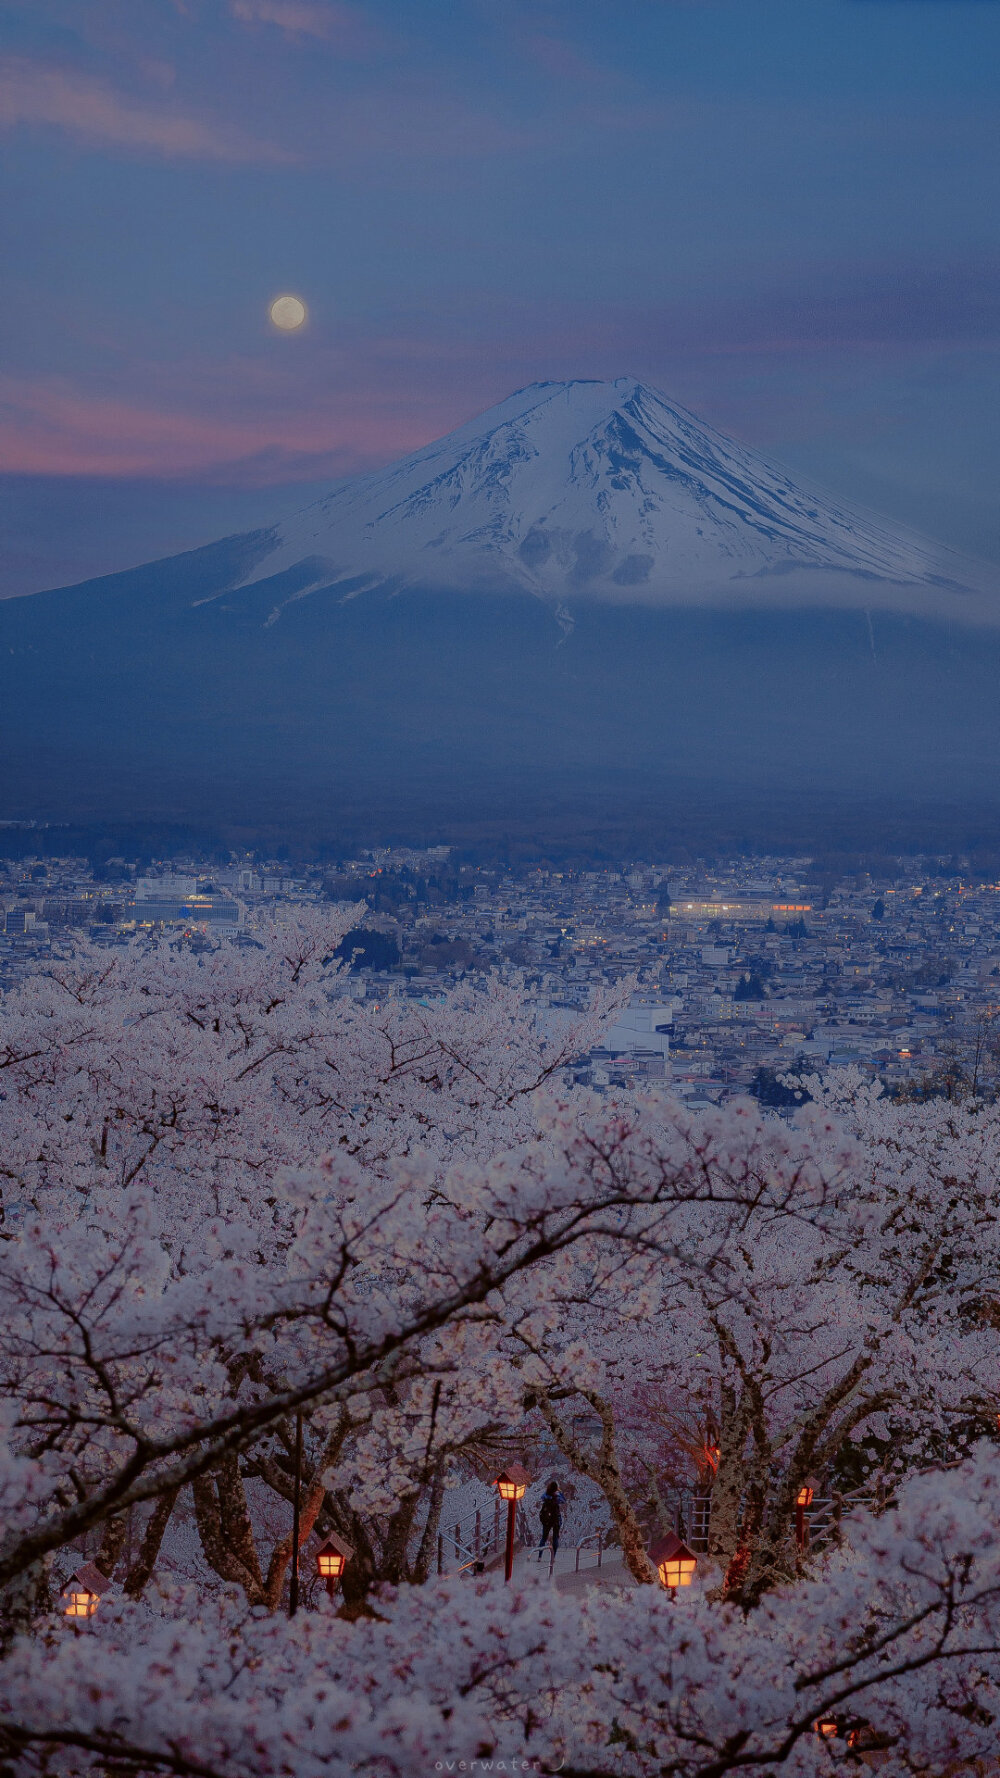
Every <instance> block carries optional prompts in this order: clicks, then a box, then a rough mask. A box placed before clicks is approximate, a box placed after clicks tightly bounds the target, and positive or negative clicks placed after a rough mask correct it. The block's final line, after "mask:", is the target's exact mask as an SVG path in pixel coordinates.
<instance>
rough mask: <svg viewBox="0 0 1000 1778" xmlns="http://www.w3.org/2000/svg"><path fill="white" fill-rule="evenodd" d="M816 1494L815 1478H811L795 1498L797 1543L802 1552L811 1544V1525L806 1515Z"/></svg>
mask: <svg viewBox="0 0 1000 1778" xmlns="http://www.w3.org/2000/svg"><path fill="white" fill-rule="evenodd" d="M815 1493H816V1487H815V1477H814V1476H810V1477H809V1478H808V1480H807V1481H804V1482H803V1483H802V1486H801V1487H800V1488H799V1491H798V1493H797V1494H796V1496H795V1541H796V1543H797V1544H798V1547H799V1549H800V1550H804V1549H805V1548H806V1547H807V1545H808V1543H809V1523H808V1520H807V1519H806V1513H807V1512H808V1510H809V1508H810V1507H811V1506H812V1503H813V1498H814V1496H815Z"/></svg>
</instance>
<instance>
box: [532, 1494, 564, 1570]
mask: <svg viewBox="0 0 1000 1778" xmlns="http://www.w3.org/2000/svg"><path fill="white" fill-rule="evenodd" d="M565 1505H566V1496H565V1494H561V1493H560V1492H559V1483H558V1482H557V1481H551V1482H550V1483H549V1484H548V1487H547V1488H546V1490H545V1493H544V1494H543V1495H542V1504H541V1506H540V1507H539V1509H538V1516H539V1518H540V1520H541V1523H542V1541H541V1543H540V1544H539V1546H538V1560H539V1561H541V1559H542V1551H543V1550H544V1548H545V1545H546V1544H547V1543H548V1541H549V1538H550V1537H551V1539H552V1560H553V1562H554V1561H555V1559H556V1556H557V1555H558V1553H559V1533H560V1531H561V1530H562V1509H563V1507H564V1506H565Z"/></svg>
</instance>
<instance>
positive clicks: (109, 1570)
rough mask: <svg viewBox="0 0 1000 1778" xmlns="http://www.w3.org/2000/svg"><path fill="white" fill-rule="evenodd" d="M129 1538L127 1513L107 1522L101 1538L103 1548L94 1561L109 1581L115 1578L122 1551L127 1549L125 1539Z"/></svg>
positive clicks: (119, 1514)
mask: <svg viewBox="0 0 1000 1778" xmlns="http://www.w3.org/2000/svg"><path fill="white" fill-rule="evenodd" d="M127 1536H128V1514H127V1513H116V1514H115V1516H114V1518H113V1519H106V1520H105V1522H104V1535H103V1537H102V1538H101V1547H100V1549H99V1550H98V1552H97V1555H96V1557H95V1558H94V1560H95V1561H96V1563H97V1566H98V1568H99V1569H100V1571H101V1573H102V1574H104V1575H106V1576H107V1578H108V1580H112V1579H113V1578H114V1572H115V1569H116V1568H117V1566H118V1564H119V1562H120V1561H121V1559H122V1551H123V1550H124V1548H125V1539H126V1537H127Z"/></svg>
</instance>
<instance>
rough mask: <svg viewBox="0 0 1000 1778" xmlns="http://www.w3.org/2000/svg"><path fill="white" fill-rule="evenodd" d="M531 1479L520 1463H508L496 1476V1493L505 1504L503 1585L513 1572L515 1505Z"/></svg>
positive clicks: (521, 1498) (515, 1523) (522, 1495)
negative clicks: (505, 1530)
mask: <svg viewBox="0 0 1000 1778" xmlns="http://www.w3.org/2000/svg"><path fill="white" fill-rule="evenodd" d="M530 1480H531V1477H530V1475H529V1474H528V1472H527V1470H526V1469H525V1468H524V1466H523V1465H522V1464H520V1463H508V1465H507V1468H506V1469H505V1470H504V1471H503V1473H502V1475H498V1476H497V1493H498V1494H499V1496H500V1498H501V1500H505V1501H506V1502H507V1549H506V1553H505V1556H504V1568H503V1578H504V1585H505V1586H506V1584H507V1582H508V1581H509V1580H510V1577H511V1575H512V1573H513V1572H514V1532H515V1529H516V1526H517V1503H518V1501H519V1500H523V1498H524V1490H525V1489H526V1487H527V1486H528V1483H529V1482H530Z"/></svg>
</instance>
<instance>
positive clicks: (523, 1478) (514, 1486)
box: [497, 1463, 531, 1501]
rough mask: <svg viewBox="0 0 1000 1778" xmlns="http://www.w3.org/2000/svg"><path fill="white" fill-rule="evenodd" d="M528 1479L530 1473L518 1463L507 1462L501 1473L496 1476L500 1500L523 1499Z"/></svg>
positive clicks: (529, 1478)
mask: <svg viewBox="0 0 1000 1778" xmlns="http://www.w3.org/2000/svg"><path fill="white" fill-rule="evenodd" d="M530 1480H531V1477H530V1475H529V1474H528V1472H527V1470H526V1469H524V1468H523V1467H522V1465H521V1464H520V1463H509V1464H508V1465H507V1468H506V1469H505V1470H504V1472H503V1474H502V1475H498V1476H497V1492H498V1493H499V1495H500V1498H501V1500H506V1501H511V1500H523V1499H524V1491H525V1489H526V1488H527V1486H528V1483H529V1482H530Z"/></svg>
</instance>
